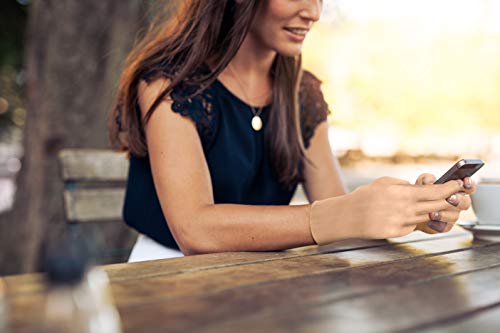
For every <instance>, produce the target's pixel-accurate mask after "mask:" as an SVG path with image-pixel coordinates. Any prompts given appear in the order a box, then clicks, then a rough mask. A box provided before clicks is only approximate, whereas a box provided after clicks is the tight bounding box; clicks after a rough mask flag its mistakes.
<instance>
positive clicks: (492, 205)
mask: <svg viewBox="0 0 500 333" xmlns="http://www.w3.org/2000/svg"><path fill="white" fill-rule="evenodd" d="M471 199H472V209H473V210H474V213H475V214H476V216H477V220H478V223H479V224H498V225H500V178H483V179H481V180H480V181H479V182H478V183H477V185H476V193H474V194H472V195H471Z"/></svg>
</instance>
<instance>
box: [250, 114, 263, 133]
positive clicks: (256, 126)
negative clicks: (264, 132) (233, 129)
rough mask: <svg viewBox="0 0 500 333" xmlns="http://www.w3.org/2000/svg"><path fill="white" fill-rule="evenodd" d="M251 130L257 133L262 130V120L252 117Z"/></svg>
mask: <svg viewBox="0 0 500 333" xmlns="http://www.w3.org/2000/svg"><path fill="white" fill-rule="evenodd" d="M252 128H253V129H254V130H255V131H257V132H258V131H260V130H261V129H262V119H260V117H259V116H254V117H253V118H252Z"/></svg>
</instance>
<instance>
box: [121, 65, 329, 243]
mask: <svg viewBox="0 0 500 333" xmlns="http://www.w3.org/2000/svg"><path fill="white" fill-rule="evenodd" d="M160 74H161V73H160ZM155 77H158V72H157V71H151V72H149V73H146V74H145V75H144V76H143V77H142V78H143V79H144V80H145V81H146V82H150V81H152V80H153V79H154V78H155ZM320 84H321V82H320V81H319V80H318V79H317V78H316V77H314V76H313V75H312V74H311V73H309V72H304V75H303V79H302V82H301V89H300V93H299V94H300V110H301V112H300V113H301V130H302V135H303V139H304V145H305V147H306V148H307V147H308V146H309V142H310V139H311V137H312V136H313V134H314V129H315V127H316V126H317V125H318V124H319V123H321V122H322V121H325V120H326V118H327V116H328V114H329V113H330V111H329V109H328V105H327V104H326V102H325V100H324V98H323V94H322V93H321V90H320ZM196 88H197V87H187V86H183V85H182V84H181V85H179V86H177V87H175V88H174V90H173V91H172V93H171V94H170V97H171V98H172V110H173V111H174V112H178V113H180V114H181V115H183V116H185V117H189V118H190V119H192V120H193V121H194V123H195V124H196V128H197V131H198V135H199V137H200V141H201V143H202V146H203V152H204V155H205V159H206V161H207V165H208V168H209V171H210V177H211V181H212V187H213V196H214V203H215V204H221V203H232V204H244V205H288V204H289V203H290V200H291V198H292V196H293V194H294V192H295V190H296V187H297V184H295V185H294V186H292V187H291V188H288V187H286V186H284V185H283V184H281V183H280V182H279V181H278V177H277V174H276V172H275V171H274V169H273V167H272V165H271V160H270V158H269V154H268V149H267V145H266V144H265V141H264V133H265V131H266V124H267V119H268V116H269V112H270V109H271V108H270V106H266V107H264V108H263V110H262V113H261V114H260V117H261V118H262V122H263V128H262V129H261V130H260V131H258V132H256V131H254V130H253V128H252V127H251V120H252V117H253V113H252V109H251V107H250V106H249V105H248V104H246V103H245V102H243V101H242V100H241V99H240V98H238V97H237V96H235V95H234V94H233V93H232V92H231V91H229V90H228V89H227V88H226V87H225V86H224V85H223V84H222V83H221V82H220V81H218V80H216V81H214V82H213V83H212V84H211V85H210V86H208V87H207V88H206V89H204V90H203V91H202V92H201V93H199V94H197V95H196V96H194V97H192V98H189V99H187V100H184V98H183V97H185V96H188V95H190V94H191V93H192V92H193V89H196ZM198 88H199V87H198ZM195 91H196V90H195ZM138 113H139V114H140V110H138ZM117 120H118V121H117V123H119V119H117ZM179 158H182V157H179ZM123 219H124V221H125V222H126V223H127V224H128V225H129V226H130V227H132V228H134V229H135V230H137V231H139V232H140V233H143V234H145V235H147V236H148V237H150V238H152V239H154V240H155V241H157V242H159V243H160V244H162V245H164V246H166V247H169V248H172V249H179V246H178V245H177V243H176V241H175V239H174V238H173V236H172V233H171V232H170V230H169V227H168V223H167V221H166V220H165V217H164V215H163V212H162V209H161V206H160V201H159V199H158V196H157V194H156V191H155V188H154V182H153V177H152V174H151V167H150V164H149V158H148V156H145V157H136V156H133V155H131V156H130V168H129V174H128V181H127V187H126V195H125V202H124V206H123Z"/></svg>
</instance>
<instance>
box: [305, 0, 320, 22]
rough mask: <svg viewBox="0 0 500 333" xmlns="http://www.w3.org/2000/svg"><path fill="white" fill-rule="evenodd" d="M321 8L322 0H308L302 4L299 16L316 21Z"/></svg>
mask: <svg viewBox="0 0 500 333" xmlns="http://www.w3.org/2000/svg"><path fill="white" fill-rule="evenodd" d="M322 9H323V0H308V1H306V4H305V5H304V9H303V10H302V13H301V16H302V17H303V18H306V19H308V20H311V21H314V22H316V21H318V20H319V18H320V17H321V11H322Z"/></svg>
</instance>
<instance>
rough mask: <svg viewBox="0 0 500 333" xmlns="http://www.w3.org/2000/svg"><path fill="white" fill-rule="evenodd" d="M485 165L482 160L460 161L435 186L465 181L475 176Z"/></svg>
mask: <svg viewBox="0 0 500 333" xmlns="http://www.w3.org/2000/svg"><path fill="white" fill-rule="evenodd" d="M483 165H484V162H483V161H481V160H460V161H458V162H457V163H456V164H455V165H454V166H452V167H451V169H450V170H448V171H446V173H445V174H444V175H443V176H441V178H439V179H438V180H436V182H434V184H444V183H446V182H449V181H450V180H457V179H464V178H465V177H470V176H472V175H473V174H475V173H476V172H477V171H478V170H479V169H481V168H482V167H483Z"/></svg>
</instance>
